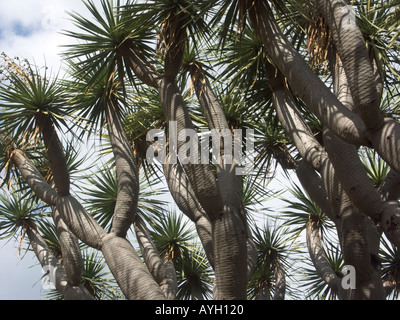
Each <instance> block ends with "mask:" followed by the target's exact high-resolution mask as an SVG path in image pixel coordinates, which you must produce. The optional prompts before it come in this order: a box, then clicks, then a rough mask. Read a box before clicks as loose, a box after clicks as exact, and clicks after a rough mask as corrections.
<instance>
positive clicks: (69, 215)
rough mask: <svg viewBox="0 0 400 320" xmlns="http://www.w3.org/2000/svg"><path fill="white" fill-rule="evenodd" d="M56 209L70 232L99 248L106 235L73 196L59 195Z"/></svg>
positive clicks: (89, 244)
mask: <svg viewBox="0 0 400 320" xmlns="http://www.w3.org/2000/svg"><path fill="white" fill-rule="evenodd" d="M56 207H57V210H58V211H59V213H60V217H61V219H62V220H63V221H64V222H65V223H66V225H67V226H68V228H69V229H70V230H71V232H72V233H73V234H74V235H75V236H76V237H78V239H80V240H82V241H83V242H84V243H85V244H87V245H88V246H90V247H92V248H95V249H98V250H100V249H101V246H102V239H103V237H104V236H105V235H106V232H105V231H104V229H103V228H101V226H100V225H99V224H98V223H97V221H96V220H95V219H94V218H93V217H92V216H91V215H90V214H88V213H87V212H86V210H85V209H84V208H83V206H82V205H81V204H80V203H79V202H78V200H76V199H75V198H74V197H73V196H66V197H59V198H58V199H57V206H56Z"/></svg>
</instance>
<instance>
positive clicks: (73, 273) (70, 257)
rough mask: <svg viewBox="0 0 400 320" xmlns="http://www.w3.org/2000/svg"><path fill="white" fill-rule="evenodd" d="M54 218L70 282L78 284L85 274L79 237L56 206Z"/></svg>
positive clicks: (74, 284)
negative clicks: (71, 229) (70, 228)
mask: <svg viewBox="0 0 400 320" xmlns="http://www.w3.org/2000/svg"><path fill="white" fill-rule="evenodd" d="M53 219H54V223H55V226H56V231H57V235H58V239H59V241H60V245H61V253H62V259H63V265H64V269H65V273H66V275H67V277H68V281H69V282H70V284H71V285H73V286H78V285H79V284H80V282H81V279H82V274H83V259H82V254H81V250H80V247H79V242H78V239H77V238H76V237H75V236H74V235H73V234H72V232H71V231H70V230H69V229H68V227H67V225H66V224H65V223H64V221H63V220H62V219H61V217H60V214H59V212H58V210H57V209H56V208H55V207H53Z"/></svg>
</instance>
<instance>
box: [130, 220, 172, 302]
mask: <svg viewBox="0 0 400 320" xmlns="http://www.w3.org/2000/svg"><path fill="white" fill-rule="evenodd" d="M135 231H136V236H137V239H138V242H139V245H140V249H141V252H142V255H143V257H144V261H145V263H146V265H147V267H148V268H149V271H150V273H151V274H152V276H153V277H154V280H156V282H157V283H158V285H159V286H160V288H161V290H162V292H163V293H164V295H165V296H166V298H167V299H169V300H174V299H175V298H176V292H177V291H178V283H177V280H176V273H175V268H174V266H173V264H172V263H170V262H168V261H163V260H162V259H161V257H160V254H159V252H158V251H157V248H156V246H155V245H154V243H153V241H152V240H151V236H150V234H149V232H148V230H147V227H146V224H145V222H144V221H143V220H142V218H141V217H140V216H139V215H137V216H136V219H135Z"/></svg>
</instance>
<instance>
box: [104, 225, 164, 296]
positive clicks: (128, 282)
mask: <svg viewBox="0 0 400 320" xmlns="http://www.w3.org/2000/svg"><path fill="white" fill-rule="evenodd" d="M101 251H102V252H103V254H104V258H105V259H106V262H107V265H108V266H109V267H110V270H111V272H112V274H113V275H114V276H115V279H116V281H117V283H118V285H119V287H120V288H121V290H122V292H123V293H124V295H125V296H126V298H127V299H129V300H165V299H166V298H165V296H164V294H163V292H162V291H161V288H160V287H159V285H158V284H157V282H156V281H155V280H154V278H153V277H152V275H151V274H150V272H149V270H148V269H147V267H146V265H144V264H143V262H142V260H141V259H140V257H139V255H138V254H137V252H136V251H135V249H134V248H133V247H132V245H131V244H130V243H129V241H128V240H126V239H124V238H121V237H118V236H117V235H115V234H113V233H111V234H108V235H106V236H105V237H104V238H103V244H102V248H101Z"/></svg>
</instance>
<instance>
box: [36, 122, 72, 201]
mask: <svg viewBox="0 0 400 320" xmlns="http://www.w3.org/2000/svg"><path fill="white" fill-rule="evenodd" d="M36 118H37V121H38V124H39V127H40V130H41V132H42V135H43V141H44V144H45V146H46V151H47V157H48V159H49V163H50V168H51V171H52V173H53V179H54V184H55V187H56V189H57V192H58V194H59V195H60V196H67V195H69V193H70V177H69V172H68V166H67V161H66V158H65V153H64V150H63V146H62V144H61V142H60V139H59V138H58V134H57V131H56V128H55V127H54V123H53V121H52V119H51V117H50V116H49V115H46V114H38V115H37V116H36Z"/></svg>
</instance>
